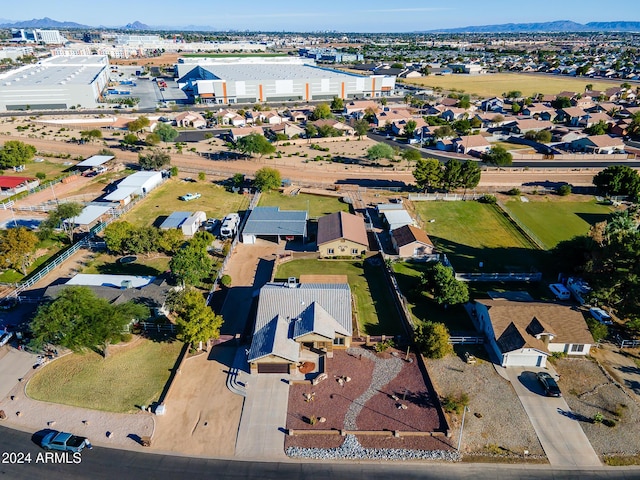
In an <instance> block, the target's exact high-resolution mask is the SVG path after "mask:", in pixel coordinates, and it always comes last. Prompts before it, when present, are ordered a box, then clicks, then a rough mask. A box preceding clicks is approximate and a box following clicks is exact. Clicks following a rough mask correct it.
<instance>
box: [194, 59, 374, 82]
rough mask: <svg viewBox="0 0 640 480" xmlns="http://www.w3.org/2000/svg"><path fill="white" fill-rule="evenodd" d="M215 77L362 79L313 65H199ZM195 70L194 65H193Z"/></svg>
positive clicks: (246, 78)
mask: <svg viewBox="0 0 640 480" xmlns="http://www.w3.org/2000/svg"><path fill="white" fill-rule="evenodd" d="M199 66H200V67H201V68H203V69H204V70H207V71H208V72H210V73H211V74H213V75H214V76H215V77H217V78H219V79H221V80H227V81H243V80H282V79H294V80H295V79H303V80H304V79H308V78H333V79H340V80H345V79H346V78H353V77H357V78H364V77H363V76H362V75H355V74H353V73H346V72H339V71H337V70H332V69H329V68H321V67H317V66H314V65H297V64H286V63H282V64H270V63H265V64H261V63H258V64H236V65H209V64H200V65H199ZM194 68H195V65H194Z"/></svg>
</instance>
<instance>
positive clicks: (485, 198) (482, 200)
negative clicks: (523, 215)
mask: <svg viewBox="0 0 640 480" xmlns="http://www.w3.org/2000/svg"><path fill="white" fill-rule="evenodd" d="M478 201H479V202H480V203H488V204H490V205H495V204H496V202H497V201H498V199H497V198H496V197H495V196H494V195H483V196H481V197H480V198H479V199H478Z"/></svg>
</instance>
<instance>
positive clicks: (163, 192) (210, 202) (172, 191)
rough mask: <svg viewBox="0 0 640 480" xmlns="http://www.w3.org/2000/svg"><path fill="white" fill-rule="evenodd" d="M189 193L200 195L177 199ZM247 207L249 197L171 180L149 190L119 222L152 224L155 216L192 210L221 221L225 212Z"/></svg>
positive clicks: (218, 187) (200, 183)
mask: <svg viewBox="0 0 640 480" xmlns="http://www.w3.org/2000/svg"><path fill="white" fill-rule="evenodd" d="M190 192H191V193H200V194H201V195H202V196H201V197H200V198H198V199H196V200H191V201H189V202H184V201H182V200H180V199H179V198H178V197H179V196H181V195H184V194H185V193H190ZM248 205H249V197H247V196H246V195H240V194H237V193H229V192H227V191H226V190H225V189H224V188H222V187H220V186H218V185H215V184H213V183H211V182H196V183H191V182H185V181H182V180H179V179H176V178H174V179H171V180H169V181H167V182H166V183H164V184H163V185H161V186H160V187H158V188H156V189H155V190H153V191H152V192H151V193H150V194H149V195H148V196H147V198H145V199H144V200H142V201H141V202H140V203H139V204H138V205H136V206H135V207H134V208H133V209H132V210H131V211H130V212H128V213H127V214H126V215H124V216H123V218H122V219H123V220H126V221H128V222H131V223H133V224H134V225H153V224H154V222H157V221H158V220H159V217H167V216H168V215H170V214H171V213H172V212H175V211H190V212H194V211H196V210H202V211H204V212H206V214H207V217H209V218H222V217H224V216H225V215H226V214H228V213H231V212H237V211H240V210H243V209H244V208H246V207H247V206H248ZM162 220H164V218H163V219H162Z"/></svg>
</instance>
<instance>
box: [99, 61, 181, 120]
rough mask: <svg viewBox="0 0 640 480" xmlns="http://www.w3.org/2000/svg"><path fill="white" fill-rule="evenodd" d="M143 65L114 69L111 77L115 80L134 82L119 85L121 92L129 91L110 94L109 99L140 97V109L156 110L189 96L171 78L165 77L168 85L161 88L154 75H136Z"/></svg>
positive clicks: (179, 101)
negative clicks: (154, 79)
mask: <svg viewBox="0 0 640 480" xmlns="http://www.w3.org/2000/svg"><path fill="white" fill-rule="evenodd" d="M140 70H141V67H136V66H130V67H129V66H119V67H118V68H117V69H115V68H114V69H112V71H111V74H110V78H111V80H113V81H117V82H125V83H128V82H129V81H133V84H131V85H127V84H122V85H117V86H116V88H117V90H118V91H120V92H129V93H127V94H115V95H113V94H110V95H108V98H109V99H112V100H113V99H123V100H124V99H127V98H139V99H140V103H139V104H138V109H139V110H150V109H152V110H155V109H156V107H165V106H168V104H170V103H171V102H175V103H184V102H185V101H186V99H187V96H186V95H185V94H184V92H183V91H182V90H180V89H179V88H178V84H177V83H176V82H175V81H174V80H173V79H171V78H166V77H163V80H164V81H165V82H166V84H167V86H166V88H164V90H161V89H160V88H159V86H158V84H157V83H156V82H155V81H153V78H152V77H140V76H138V75H136V72H137V71H140Z"/></svg>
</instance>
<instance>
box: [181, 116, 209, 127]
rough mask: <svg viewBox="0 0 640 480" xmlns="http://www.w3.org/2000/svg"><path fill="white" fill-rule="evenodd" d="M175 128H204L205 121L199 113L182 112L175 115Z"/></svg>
mask: <svg viewBox="0 0 640 480" xmlns="http://www.w3.org/2000/svg"><path fill="white" fill-rule="evenodd" d="M176 126H178V127H193V128H199V127H206V126H207V121H206V120H205V119H204V117H203V116H202V115H200V114H199V113H195V112H183V113H180V114H178V115H176Z"/></svg>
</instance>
